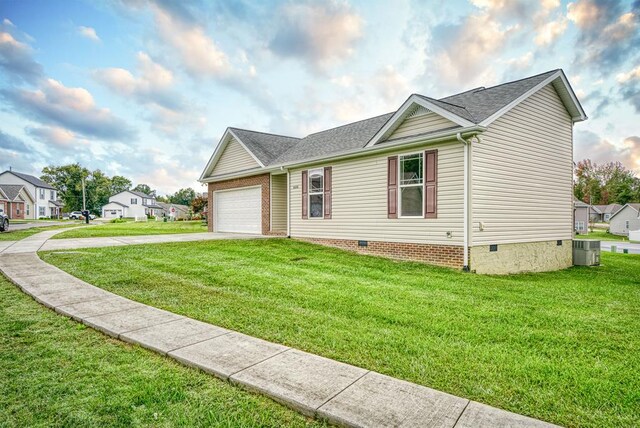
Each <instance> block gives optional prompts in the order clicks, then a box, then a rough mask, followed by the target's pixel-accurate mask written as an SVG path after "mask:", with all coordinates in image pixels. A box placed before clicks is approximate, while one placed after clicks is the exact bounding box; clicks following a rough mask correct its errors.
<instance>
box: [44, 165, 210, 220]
mask: <svg viewBox="0 0 640 428" xmlns="http://www.w3.org/2000/svg"><path fill="white" fill-rule="evenodd" d="M40 179H41V180H43V181H45V182H47V183H49V184H51V185H52V186H53V187H55V188H56V189H57V190H58V199H59V200H60V201H61V202H62V203H63V204H64V212H71V211H80V210H81V209H82V180H83V179H84V185H85V195H86V208H87V210H89V211H91V212H92V213H93V214H97V215H100V214H101V212H102V206H103V205H106V204H107V203H108V202H109V197H110V196H112V195H115V194H116V193H120V192H123V191H125V190H133V191H137V192H142V193H145V194H147V195H151V196H155V198H156V200H157V201H158V202H166V203H172V204H179V205H186V206H189V207H191V210H192V212H193V213H194V214H197V213H200V212H202V211H203V210H204V208H205V206H206V199H204V198H203V197H202V195H198V194H197V193H196V191H195V190H194V189H192V188H186V189H180V190H178V191H177V192H176V193H174V194H170V195H166V196H159V195H157V194H156V193H157V192H156V190H155V189H153V188H152V187H151V186H149V185H147V184H143V183H140V184H137V185H136V186H135V187H133V182H132V181H131V180H129V179H128V178H126V177H123V176H121V175H114V176H113V177H109V176H108V175H106V174H105V173H103V172H102V171H100V170H99V169H96V170H94V171H91V170H89V169H87V168H85V167H83V166H81V165H80V164H78V163H74V164H69V165H60V166H54V165H52V166H47V167H44V168H43V169H42V175H41V176H40Z"/></svg>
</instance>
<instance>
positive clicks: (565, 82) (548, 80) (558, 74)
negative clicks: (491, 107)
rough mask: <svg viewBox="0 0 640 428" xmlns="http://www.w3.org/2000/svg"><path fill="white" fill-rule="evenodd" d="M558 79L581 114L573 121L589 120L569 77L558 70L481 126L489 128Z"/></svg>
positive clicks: (574, 117) (481, 123) (484, 121)
mask: <svg viewBox="0 0 640 428" xmlns="http://www.w3.org/2000/svg"><path fill="white" fill-rule="evenodd" d="M558 78H560V79H561V80H562V83H563V85H564V86H565V87H566V89H567V92H568V93H569V95H570V97H571V100H572V102H573V104H574V106H575V107H576V109H577V110H578V111H579V112H580V115H579V116H573V117H572V119H573V121H574V122H579V121H582V120H585V119H586V118H587V115H586V114H585V112H584V110H583V109H582V106H581V105H580V103H579V102H578V98H577V97H576V94H575V93H574V92H573V89H572V88H571V85H569V81H568V80H567V77H566V76H565V75H564V73H563V72H562V70H558V71H556V72H555V73H553V74H552V75H551V76H549V77H547V78H546V79H545V80H543V81H542V82H540V83H538V84H537V85H536V86H534V87H533V88H531V89H529V90H528V91H527V92H525V93H524V94H522V95H520V96H519V97H518V98H516V99H515V100H513V101H512V102H510V103H509V104H507V105H506V106H504V107H502V108H501V109H500V110H498V111H497V112H495V113H494V114H492V115H491V116H489V117H488V118H486V119H485V120H483V121H482V122H480V125H481V126H484V127H487V126H489V125H490V124H491V123H493V122H494V121H495V120H497V119H498V118H499V117H501V116H502V115H504V114H506V113H507V112H508V111H509V110H511V109H512V108H514V107H515V106H517V105H518V104H520V103H521V102H522V101H524V100H526V99H527V98H529V97H530V96H531V95H533V94H535V93H536V92H538V91H539V90H540V89H542V88H544V87H545V86H547V85H548V84H549V83H552V82H553V81H554V80H556V79H558Z"/></svg>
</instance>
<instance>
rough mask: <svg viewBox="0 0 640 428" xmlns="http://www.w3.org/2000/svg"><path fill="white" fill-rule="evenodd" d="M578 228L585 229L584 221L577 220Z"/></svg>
mask: <svg viewBox="0 0 640 428" xmlns="http://www.w3.org/2000/svg"><path fill="white" fill-rule="evenodd" d="M576 230H578V231H582V230H584V221H576Z"/></svg>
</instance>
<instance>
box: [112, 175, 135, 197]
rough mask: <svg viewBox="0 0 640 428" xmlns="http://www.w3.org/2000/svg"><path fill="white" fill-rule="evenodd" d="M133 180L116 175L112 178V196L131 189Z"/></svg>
mask: <svg viewBox="0 0 640 428" xmlns="http://www.w3.org/2000/svg"><path fill="white" fill-rule="evenodd" d="M131 184H132V183H131V180H129V179H128V178H125V177H123V176H121V175H114V176H113V177H111V194H112V195H115V194H116V193H120V192H124V191H125V190H129V189H131Z"/></svg>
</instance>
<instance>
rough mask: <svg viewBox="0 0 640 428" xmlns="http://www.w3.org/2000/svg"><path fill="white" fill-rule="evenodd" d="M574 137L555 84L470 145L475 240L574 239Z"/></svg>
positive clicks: (512, 241) (510, 241)
mask: <svg viewBox="0 0 640 428" xmlns="http://www.w3.org/2000/svg"><path fill="white" fill-rule="evenodd" d="M572 141H573V125H572V122H571V118H570V116H569V114H568V113H567V111H566V109H565V107H564V105H563V104H562V102H561V100H560V98H559V97H558V94H557V93H556V91H555V89H554V88H553V86H551V85H549V86H546V87H545V88H542V89H541V90H540V91H538V92H537V93H535V94H534V95H532V96H531V97H530V98H528V99H527V100H525V101H523V102H522V103H521V104H519V105H518V106H517V107H515V108H513V109H512V110H511V111H509V112H508V113H507V114H505V115H504V116H502V117H501V118H500V119H498V120H496V121H495V122H493V123H492V124H491V125H490V126H489V129H488V130H487V131H485V132H484V133H483V134H482V136H481V141H480V142H479V143H473V144H472V146H471V147H472V157H471V158H472V175H471V177H472V222H473V223H472V224H473V229H472V230H473V235H472V244H473V245H482V244H495V243H516V242H536V241H544V240H557V239H571V238H572V231H573V221H572V218H573V194H572V186H573V177H572V174H573V159H572V152H573V148H572ZM480 222H482V223H483V226H484V227H483V228H484V230H483V231H480V228H479V224H480Z"/></svg>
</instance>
